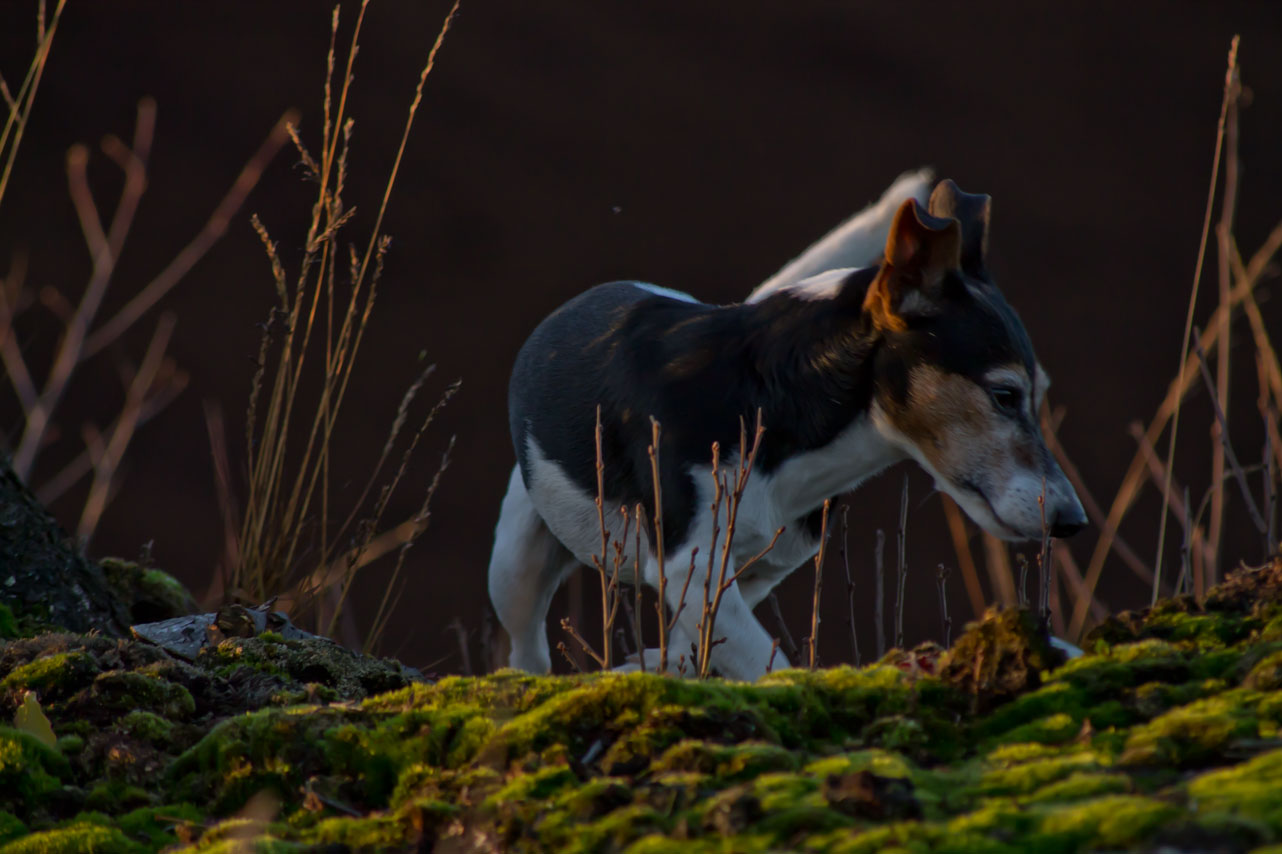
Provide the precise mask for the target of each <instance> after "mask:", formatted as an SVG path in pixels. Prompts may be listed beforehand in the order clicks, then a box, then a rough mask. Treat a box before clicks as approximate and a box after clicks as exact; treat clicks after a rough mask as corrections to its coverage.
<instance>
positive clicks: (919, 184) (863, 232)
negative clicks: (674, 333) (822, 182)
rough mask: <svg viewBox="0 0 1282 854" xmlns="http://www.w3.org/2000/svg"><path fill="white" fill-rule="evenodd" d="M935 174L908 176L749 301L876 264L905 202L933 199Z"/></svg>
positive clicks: (919, 171) (759, 288) (921, 172)
mask: <svg viewBox="0 0 1282 854" xmlns="http://www.w3.org/2000/svg"><path fill="white" fill-rule="evenodd" d="M933 180H934V174H933V173H932V172H931V170H930V169H929V168H924V169H917V170H915V171H913V172H905V173H904V174H902V175H900V176H899V177H898V178H896V179H895V183H893V184H891V185H890V187H889V188H887V190H886V192H884V193H882V194H881V198H880V199H879V200H878V201H877V202H876V204H872V205H869V206H868V207H866V208H864V209H863V210H861V211H860V212H859V213H857V214H855V215H854V216H852V217H850V218H849V219H847V220H846V221H845V222H843V223H842V224H841V225H839V226H837V227H836V228H834V229H833V230H832V231H830V232H828V233H827V234H825V235H824V236H823V237H821V238H819V240H818V241H816V242H815V243H814V244H813V245H811V247H810V248H809V249H807V250H806V251H805V252H802V253H801V254H800V255H798V256H797V257H796V258H793V259H792V260H791V261H789V262H788V263H787V264H785V265H784V266H783V269H781V270H780V271H779V272H778V273H775V274H774V275H773V276H771V277H770V278H769V279H766V280H765V281H764V282H762V283H761V284H760V285H758V286H757V288H756V290H754V291H753V292H752V294H751V295H749V297H748V302H756V301H757V300H761V299H765V298H766V297H768V296H770V295H771V294H773V293H775V292H776V291H778V290H780V289H781V288H786V287H788V286H789V285H794V284H796V283H797V282H799V281H801V280H802V279H805V278H808V277H810V276H813V275H815V274H816V273H822V272H824V271H825V270H832V269H834V268H837V267H865V266H867V265H868V264H870V263H872V262H873V261H875V260H876V259H877V258H878V257H879V256H880V255H881V253H882V251H883V250H884V248H885V246H886V236H887V235H888V234H889V233H890V221H891V219H892V218H893V217H894V216H895V211H896V210H897V209H898V208H899V206H900V204H902V203H903V201H904V199H916V200H917V201H919V202H921V203H922V204H923V205H924V204H926V199H927V198H928V197H929V196H930V185H931V182H932V181H933Z"/></svg>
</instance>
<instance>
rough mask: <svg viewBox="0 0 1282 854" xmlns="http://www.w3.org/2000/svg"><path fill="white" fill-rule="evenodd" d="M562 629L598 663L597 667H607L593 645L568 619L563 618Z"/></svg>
mask: <svg viewBox="0 0 1282 854" xmlns="http://www.w3.org/2000/svg"><path fill="white" fill-rule="evenodd" d="M561 628H562V629H563V630H564V631H565V633H566V634H568V635H569V636H570V637H571V638H573V639H574V642H575V643H577V644H578V645H579V647H580V648H581V649H582V650H583V651H584V652H585V653H587V655H588V656H589V657H590V658H591V659H592V660H593V661H595V662H596V663H597V667H605V658H604V657H603V656H602V655H601V654H600V653H599V652H597V651H596V650H595V649H593V648H592V644H590V643H588V642H587V640H585V639H584V637H583V635H581V634H579V632H578V630H577V629H576V628H574V624H573V623H571V622H570V620H569V618H568V617H562V618H561ZM580 669H582V668H580Z"/></svg>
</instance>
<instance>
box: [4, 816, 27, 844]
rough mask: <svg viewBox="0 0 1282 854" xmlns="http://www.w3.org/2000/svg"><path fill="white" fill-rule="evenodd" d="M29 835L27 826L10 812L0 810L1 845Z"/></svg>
mask: <svg viewBox="0 0 1282 854" xmlns="http://www.w3.org/2000/svg"><path fill="white" fill-rule="evenodd" d="M26 835H27V826H26V825H25V824H23V823H22V821H21V820H19V818H18V817H17V816H16V815H14V814H13V813H10V812H4V811H3V810H0V845H2V844H4V843H6V842H9V841H11V840H14V839H20V838H22V837H23V836H26Z"/></svg>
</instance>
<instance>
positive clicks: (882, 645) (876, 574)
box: [872, 528, 886, 659]
mask: <svg viewBox="0 0 1282 854" xmlns="http://www.w3.org/2000/svg"><path fill="white" fill-rule="evenodd" d="M872 564H873V578H874V579H875V580H876V588H877V589H876V592H875V594H874V595H875V596H876V599H875V601H874V602H873V624H874V625H875V626H876V628H877V658H878V659H880V658H881V657H882V656H884V655H885V654H886V532H885V531H883V530H882V529H881V528H878V529H877V541H876V545H874V546H873V550H872Z"/></svg>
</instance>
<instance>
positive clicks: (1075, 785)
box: [1022, 771, 1131, 804]
mask: <svg viewBox="0 0 1282 854" xmlns="http://www.w3.org/2000/svg"><path fill="white" fill-rule="evenodd" d="M1130 789H1131V781H1130V779H1129V778H1128V777H1127V776H1126V775H1124V774H1101V773H1093V772H1083V771H1074V772H1073V773H1071V774H1069V775H1068V776H1067V777H1065V778H1064V779H1062V780H1058V781H1056V782H1054V783H1050V784H1047V785H1045V786H1041V787H1039V788H1038V789H1037V790H1036V791H1034V792H1033V793H1032V794H1030V795H1027V796H1025V797H1024V798H1023V799H1022V801H1023V802H1024V803H1030V804H1038V803H1060V802H1067V801H1080V800H1084V799H1085V798H1093V797H1098V796H1100V795H1120V794H1124V793H1126V792H1129V791H1130Z"/></svg>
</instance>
